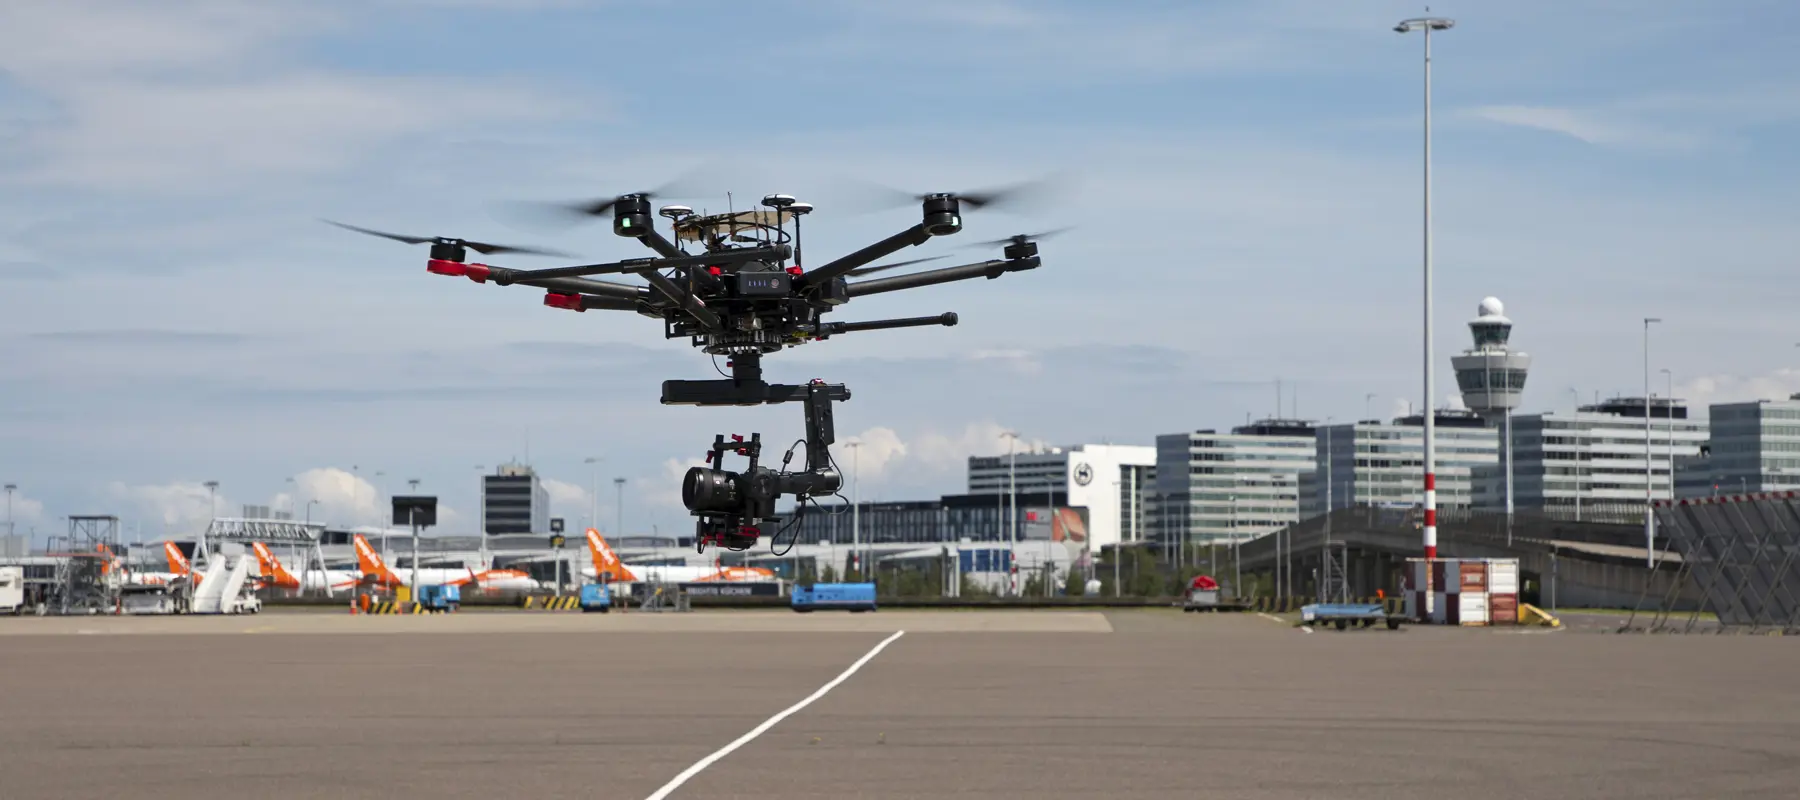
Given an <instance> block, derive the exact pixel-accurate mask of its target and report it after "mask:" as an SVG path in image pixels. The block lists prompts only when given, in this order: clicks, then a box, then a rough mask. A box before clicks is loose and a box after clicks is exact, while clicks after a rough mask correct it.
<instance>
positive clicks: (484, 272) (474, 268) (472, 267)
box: [463, 264, 494, 283]
mask: <svg viewBox="0 0 1800 800" xmlns="http://www.w3.org/2000/svg"><path fill="white" fill-rule="evenodd" d="M493 272H494V268H493V267H490V266H488V265H486V264H466V265H464V267H463V274H464V275H467V276H469V280H472V281H474V282H476V283H487V279H488V276H489V275H491V274H493Z"/></svg>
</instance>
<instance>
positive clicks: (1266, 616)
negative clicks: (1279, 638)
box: [1256, 611, 1287, 625]
mask: <svg viewBox="0 0 1800 800" xmlns="http://www.w3.org/2000/svg"><path fill="white" fill-rule="evenodd" d="M1256 615H1257V616H1259V617H1262V618H1263V619H1266V620H1268V621H1270V622H1280V623H1282V624H1283V625H1286V624H1287V622H1286V621H1285V620H1283V619H1282V618H1280V617H1277V616H1275V615H1274V614H1264V613H1262V612H1261V611H1258V612H1256Z"/></svg>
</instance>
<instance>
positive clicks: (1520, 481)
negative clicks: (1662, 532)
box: [1477, 397, 1800, 523]
mask: <svg viewBox="0 0 1800 800" xmlns="http://www.w3.org/2000/svg"><path fill="white" fill-rule="evenodd" d="M1648 408H1649V413H1650V419H1651V423H1652V425H1651V430H1650V434H1649V442H1648V443H1647V444H1646V442H1645V433H1644V429H1645V426H1644V413H1645V409H1646V401H1645V399H1644V398H1642V397H1617V398H1613V399H1610V400H1606V401H1604V402H1600V403H1594V404H1591V405H1583V406H1579V407H1578V408H1577V410H1576V412H1575V413H1573V414H1569V413H1564V412H1554V413H1543V414H1526V415H1515V416H1514V417H1513V436H1514V441H1513V444H1514V456H1513V473H1514V474H1513V493H1514V497H1513V499H1514V503H1515V508H1517V509H1520V510H1531V511H1533V512H1536V513H1541V514H1545V515H1549V516H1554V517H1558V518H1563V519H1569V520H1574V521H1586V522H1613V523H1642V522H1643V521H1644V507H1645V505H1644V501H1645V493H1644V485H1645V472H1646V468H1647V469H1648V471H1649V479H1650V498H1651V499H1656V500H1667V499H1670V498H1671V497H1673V496H1674V494H1675V481H1674V480H1673V478H1674V472H1675V470H1676V469H1677V468H1678V465H1680V464H1684V463H1686V464H1689V465H1690V469H1691V468H1692V464H1693V463H1694V460H1695V459H1698V458H1699V457H1700V455H1701V452H1702V450H1703V449H1705V448H1706V446H1707V443H1708V442H1707V438H1708V425H1707V423H1706V422H1703V421H1699V420H1693V419H1689V418H1688V410H1687V406H1686V405H1685V404H1682V403H1680V402H1678V401H1676V400H1674V399H1672V398H1667V397H1656V398H1651V399H1650V400H1649V402H1648ZM1658 420H1660V421H1661V422H1658ZM1797 427H1800V426H1797ZM1715 453H1716V451H1715ZM1646 456H1648V457H1649V463H1648V464H1646V463H1645V458H1646ZM1501 472H1502V471H1501V469H1500V468H1498V467H1497V466H1495V467H1487V468H1484V469H1482V470H1481V471H1480V474H1479V475H1478V476H1477V484H1478V497H1477V506H1479V507H1481V508H1484V509H1491V510H1503V509H1504V508H1505V502H1506V501H1505V487H1504V480H1505V476H1504V475H1502V474H1501Z"/></svg>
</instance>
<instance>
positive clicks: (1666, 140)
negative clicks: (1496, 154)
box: [1468, 105, 1709, 150]
mask: <svg viewBox="0 0 1800 800" xmlns="http://www.w3.org/2000/svg"><path fill="white" fill-rule="evenodd" d="M1468 113H1469V115H1470V116H1473V117H1476V118H1479V119H1485V120H1488V121H1490V122H1498V123H1500V124H1503V125H1513V126H1516V127H1522V128H1534V129H1537V130H1541V131H1548V132H1551V133H1559V134H1562V135H1564V136H1567V137H1570V138H1572V139H1577V140H1580V141H1582V142H1586V143H1588V144H1591V145H1600V146H1614V147H1629V148H1639V149H1651V150H1688V149H1693V148H1697V147H1700V146H1702V145H1704V144H1706V143H1707V142H1708V141H1709V139H1708V137H1706V136H1703V135H1700V134H1697V133H1686V132H1682V131H1679V130H1674V129H1671V128H1667V127H1663V126H1660V125H1656V124H1653V123H1648V122H1643V121H1639V120H1634V119H1631V118H1630V117H1628V116H1625V115H1621V114H1617V113H1609V112H1606V111H1600V110H1586V109H1572V108H1551V107H1548V106H1519V105H1512V106H1481V107H1478V108H1474V109H1470V110H1469V112H1468Z"/></svg>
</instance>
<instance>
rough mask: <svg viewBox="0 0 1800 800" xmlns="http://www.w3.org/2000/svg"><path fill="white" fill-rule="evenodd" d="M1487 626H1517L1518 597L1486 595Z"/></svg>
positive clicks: (1512, 595)
mask: <svg viewBox="0 0 1800 800" xmlns="http://www.w3.org/2000/svg"><path fill="white" fill-rule="evenodd" d="M1488 624H1490V625H1517V624H1519V596H1518V595H1516V594H1498V593H1495V594H1491V595H1488Z"/></svg>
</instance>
